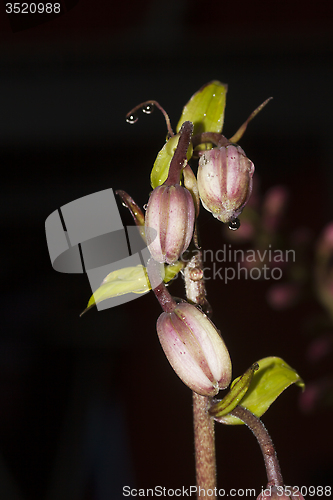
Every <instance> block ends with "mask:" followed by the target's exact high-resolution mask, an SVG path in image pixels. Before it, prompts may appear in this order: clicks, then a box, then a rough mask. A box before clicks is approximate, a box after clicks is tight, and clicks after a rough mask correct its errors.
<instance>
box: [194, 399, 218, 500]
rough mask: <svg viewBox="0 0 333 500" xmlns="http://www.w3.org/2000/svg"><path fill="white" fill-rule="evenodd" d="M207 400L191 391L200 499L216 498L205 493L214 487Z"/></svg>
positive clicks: (212, 439) (212, 440)
mask: <svg viewBox="0 0 333 500" xmlns="http://www.w3.org/2000/svg"><path fill="white" fill-rule="evenodd" d="M208 400H209V398H208V397H206V396H200V394H197V393H196V392H193V425H194V447H195V467H196V481H197V497H198V498H200V500H203V499H204V500H208V499H210V500H212V499H214V500H215V499H216V496H215V495H208V494H207V492H209V493H211V492H212V491H214V489H215V488H216V459H215V432H214V419H213V418H212V417H211V416H210V415H209V413H208V411H207V405H208ZM200 489H201V490H200ZM208 490H209V491H208Z"/></svg>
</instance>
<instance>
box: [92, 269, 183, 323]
mask: <svg viewBox="0 0 333 500" xmlns="http://www.w3.org/2000/svg"><path fill="white" fill-rule="evenodd" d="M182 267H184V264H183V263H182V262H175V263H174V264H172V265H170V266H165V276H164V281H165V282H166V283H167V282H169V281H170V280H172V279H173V278H174V277H175V276H176V275H177V274H178V273H179V271H180V270H181V269H182ZM150 289H151V287H150V283H149V279H148V275H147V270H146V268H145V267H144V266H142V265H141V264H139V265H137V266H132V267H124V268H123V269H117V270H116V271H113V272H112V273H110V274H108V275H107V277H106V278H105V279H104V280H103V282H102V284H101V286H100V287H99V288H97V290H96V291H95V293H94V294H93V295H92V296H91V297H90V300H89V302H88V305H87V307H86V309H85V310H84V311H83V313H85V312H86V311H88V309H90V308H91V307H93V306H95V305H96V304H98V303H99V302H102V301H103V300H107V299H111V298H112V297H118V296H119V295H125V294H126V293H137V294H141V293H146V292H148V291H149V290H150ZM83 313H82V314H83Z"/></svg>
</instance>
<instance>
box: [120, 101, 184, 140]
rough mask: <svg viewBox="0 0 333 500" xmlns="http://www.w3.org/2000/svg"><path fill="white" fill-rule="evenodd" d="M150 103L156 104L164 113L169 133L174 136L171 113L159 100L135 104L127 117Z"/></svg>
mask: <svg viewBox="0 0 333 500" xmlns="http://www.w3.org/2000/svg"><path fill="white" fill-rule="evenodd" d="M149 105H153V106H156V107H157V109H159V110H160V111H161V112H162V113H163V116H164V118H165V122H166V126H167V129H168V135H169V137H173V136H174V135H175V134H174V133H173V130H172V127H171V122H170V118H169V115H168V113H167V112H166V111H165V109H164V108H162V106H161V105H160V104H159V103H158V102H157V101H154V100H150V101H145V102H141V103H140V104H138V105H137V106H135V107H134V108H133V109H131V111H129V112H128V113H127V115H126V118H129V117H131V116H134V115H135V114H136V112H137V111H139V109H142V108H144V107H145V106H149ZM136 121H137V118H136V119H135V120H134V121H133V123H135V122H136Z"/></svg>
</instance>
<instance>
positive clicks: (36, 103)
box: [0, 0, 333, 500]
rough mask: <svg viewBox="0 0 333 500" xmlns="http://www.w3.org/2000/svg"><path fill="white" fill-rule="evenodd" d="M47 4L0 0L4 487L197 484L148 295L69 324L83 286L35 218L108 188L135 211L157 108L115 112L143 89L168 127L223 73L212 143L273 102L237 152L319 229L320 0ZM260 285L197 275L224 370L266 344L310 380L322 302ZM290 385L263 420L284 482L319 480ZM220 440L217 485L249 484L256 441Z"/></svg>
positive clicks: (323, 210) (220, 436)
mask: <svg viewBox="0 0 333 500" xmlns="http://www.w3.org/2000/svg"><path fill="white" fill-rule="evenodd" d="M60 3H61V6H62V12H64V13H63V15H61V16H60V17H56V18H55V19H53V20H50V21H47V22H43V23H42V24H36V23H38V22H40V20H38V19H37V21H36V18H35V19H34V20H31V19H30V21H27V20H26V19H23V18H22V16H21V17H20V18H18V17H16V18H14V16H11V17H8V16H6V14H5V7H4V4H5V2H4V3H3V4H1V5H0V9H1V13H0V75H1V76H0V110H1V112H0V165H1V167H2V176H1V177H2V178H1V188H0V189H1V200H2V202H3V203H2V210H1V213H0V217H1V230H2V245H1V257H2V258H1V262H2V265H1V274H2V294H1V316H0V318H1V337H0V343H1V345H0V441H1V448H0V498H1V499H4V500H39V499H49V500H58V499H59V500H67V499H68V500H91V499H94V500H106V499H112V500H113V499H115V500H118V499H120V498H123V497H122V493H121V492H122V487H123V486H124V485H132V486H134V487H136V488H148V487H150V488H153V487H155V486H157V485H160V486H165V487H166V488H176V487H181V486H183V485H184V486H190V485H194V484H195V475H194V451H193V435H192V420H191V419H192V416H191V392H190V391H189V389H187V388H186V387H185V386H184V385H183V384H182V383H181V382H180V381H179V380H178V379H177V377H176V375H175V374H174V373H173V372H172V370H171V369H170V367H169V365H168V362H167V360H166V359H165V357H164V354H163V352H162V350H161V348H160V346H159V343H158V339H157V336H156V333H155V322H156V319H157V317H158V315H159V314H160V307H159V305H158V303H157V301H156V300H155V298H154V297H153V295H152V294H148V295H146V296H144V297H141V298H140V299H138V300H136V301H134V302H130V303H128V304H125V305H122V306H119V307H118V308H116V309H109V310H106V311H102V312H97V311H96V310H93V311H90V312H89V313H88V314H86V315H85V316H83V317H82V318H79V313H80V312H81V311H82V310H83V309H84V308H85V306H86V304H87V301H88V299H89V297H90V294H91V290H90V287H89V283H88V279H87V277H86V276H84V275H69V274H60V273H57V272H55V271H54V270H53V269H52V266H51V263H50V260H49V256H48V250H47V246H46V240H45V229H44V223H45V219H46V218H47V217H48V215H49V214H50V213H51V212H53V211H54V210H56V209H57V208H59V207H61V206H62V205H63V204H65V203H68V202H70V201H73V200H75V199H77V198H80V197H82V196H85V195H88V194H91V193H94V192H97V191H100V190H103V189H106V188H110V187H111V188H113V189H114V190H115V189H124V190H126V191H128V192H129V193H130V194H131V195H132V196H133V197H134V199H135V200H136V201H137V203H138V204H140V205H141V206H142V205H143V204H145V203H146V202H147V200H148V194H149V191H150V184H149V174H150V169H151V166H152V164H153V162H154V159H155V156H156V154H157V152H158V151H159V149H160V148H161V147H162V145H163V142H164V138H165V134H166V129H165V125H164V122H163V117H162V115H160V114H159V113H157V112H156V113H154V114H153V115H152V116H150V117H146V116H144V115H142V116H141V117H140V120H139V122H138V123H137V124H136V125H135V126H130V125H128V124H127V123H126V122H125V119H124V117H125V114H126V113H127V112H128V111H129V110H130V109H131V107H133V106H134V105H136V104H137V103H139V102H141V101H145V100H147V99H157V100H158V101H159V102H160V103H161V104H162V105H163V106H164V107H165V109H166V110H167V111H168V113H169V115H170V118H171V121H172V123H173V125H174V127H175V126H176V124H177V122H178V119H179V116H180V113H181V110H182V107H183V105H184V104H185V103H186V102H187V100H188V99H189V98H190V96H191V95H192V94H193V93H194V92H195V91H196V90H198V89H199V88H200V87H201V86H202V85H203V84H204V83H206V82H208V81H210V80H212V79H218V80H221V81H223V82H226V83H228V85H229V91H228V96H227V107H226V117H225V127H224V133H225V135H226V136H227V137H230V136H231V135H233V134H234V132H235V131H236V130H237V128H238V127H239V126H240V125H241V123H242V122H243V121H244V120H245V119H246V118H247V116H248V115H249V114H250V113H251V112H252V111H253V109H255V108H256V107H257V106H258V105H259V104H260V103H261V102H262V101H264V100H265V99H266V98H267V97H270V96H273V97H274V100H273V101H272V102H270V103H269V105H268V106H267V108H266V109H265V110H263V111H262V112H261V113H260V115H259V116H258V117H257V118H256V119H255V120H254V121H253V122H252V123H251V124H250V126H249V127H248V130H247V132H246V134H245V136H244V139H243V140H242V141H241V146H242V147H243V148H244V150H245V151H246V153H247V155H248V156H249V158H251V159H252V160H253V162H254V164H255V165H256V173H257V175H258V177H259V178H260V180H261V189H262V190H263V191H265V190H266V189H267V188H269V187H271V186H274V185H275V184H284V185H287V186H288V187H289V189H290V192H291V203H290V209H289V213H288V221H287V223H288V225H289V227H290V228H292V227H296V226H298V225H299V226H307V227H310V228H311V230H312V234H313V241H314V240H315V239H316V237H317V236H318V234H319V233H320V231H321V229H322V227H323V226H324V225H325V224H326V223H327V222H328V221H330V219H331V218H332V209H333V203H332V195H331V193H332V190H333V185H332V184H333V182H332V181H333V175H332V172H333V164H332V153H333V150H332V132H333V129H332V113H333V98H332V84H333V67H332V62H333V58H332V55H333V4H332V2H330V1H326V2H325V1H324V0H319V1H317V2H315V3H313V2H302V1H300V0H289V1H288V2H274V3H273V2H266V3H263V2H261V1H258V0H254V1H252V2H245V1H239V2H236V3H234V4H229V3H223V2H221V1H211V2H209V3H207V2H203V1H199V0H194V1H186V0H172V1H169V2H168V3H166V2H158V1H153V0H150V1H149V0H146V1H140V2H138V1H132V0H128V1H124V2H113V1H110V2H108V1H106V0H95V1H92V0H80V1H79V2H72V4H70V2H60ZM43 19H44V18H43ZM29 23H30V25H29ZM33 24H36V25H35V26H33ZM121 213H122V217H123V220H124V223H128V224H131V223H132V222H131V220H130V217H129V215H128V214H127V213H126V212H125V209H123V210H122V212H121ZM201 217H202V240H203V242H204V246H205V247H206V248H216V249H217V248H219V247H221V246H222V244H223V243H224V242H225V240H224V239H223V238H224V236H223V231H222V228H221V226H220V225H219V223H218V221H216V220H213V219H212V217H211V216H209V214H208V213H206V212H204V210H202V216H201ZM220 238H221V239H220ZM177 286H178V289H177ZM175 287H176V290H177V292H175V294H176V295H177V294H182V290H181V287H180V286H179V283H178V284H175ZM267 287H268V284H267V283H266V282H254V281H253V282H250V281H242V282H240V281H234V282H232V283H230V284H228V285H224V284H223V283H220V282H214V283H213V282H210V283H209V284H208V294H209V300H210V302H211V304H212V306H213V309H214V316H213V319H214V322H215V324H216V325H217V326H218V327H219V328H220V329H221V331H222V334H223V336H224V339H225V341H226V343H227V345H228V347H229V350H230V353H231V357H232V360H233V373H234V376H238V375H239V374H241V373H243V372H244V371H245V370H246V369H247V368H248V367H249V366H250V365H251V364H252V363H253V362H254V361H256V360H258V359H260V358H262V357H265V356H268V355H277V356H281V357H282V358H284V359H285V360H286V361H287V362H288V363H289V364H290V365H291V366H293V367H295V368H296V369H297V370H298V372H299V373H300V374H301V375H302V376H303V377H304V380H305V382H307V381H308V380H312V379H315V378H316V377H317V376H319V375H325V373H326V372H327V371H328V366H326V365H325V364H322V365H318V364H317V365H310V364H309V363H308V361H307V360H306V357H305V353H306V349H307V344H308V339H307V338H306V337H305V335H304V327H305V325H306V324H307V323H308V322H309V321H311V317H312V314H316V313H317V312H320V308H319V307H318V306H317V305H316V304H315V303H314V302H312V301H307V302H305V303H303V304H301V305H298V306H297V307H296V308H294V309H291V310H288V311H283V312H276V311H273V310H272V309H271V308H270V307H269V306H268V305H267V302H266V291H267ZM298 397H299V389H297V388H295V387H292V388H290V389H288V391H286V392H285V393H284V394H283V395H282V396H281V397H280V398H279V399H278V400H277V401H276V402H275V403H274V405H273V406H272V408H271V409H270V410H269V411H268V412H267V414H265V416H264V417H263V421H264V422H265V424H266V425H267V427H268V429H269V431H270V433H271V435H272V437H273V440H274V442H275V444H276V447H277V451H278V455H279V458H280V463H281V467H282V473H283V475H284V479H285V482H286V484H293V485H298V486H302V485H306V486H309V485H323V486H325V485H327V484H331V483H332V476H333V473H332V471H333V458H332V451H331V450H332V444H333V443H332V427H331V425H332V413H331V412H330V411H329V409H328V408H327V407H323V408H320V409H319V410H317V411H315V412H312V413H309V414H303V413H302V412H301V409H300V406H299V404H298ZM216 434H217V460H218V485H219V487H223V488H225V489H226V490H229V489H230V488H244V489H245V488H256V490H257V492H258V493H259V489H260V488H261V487H262V486H263V485H264V484H265V473H264V466H263V463H262V459H261V455H260V451H259V448H258V446H257V444H256V442H255V440H254V438H253V436H252V435H251V433H250V432H249V431H248V430H247V429H246V428H245V427H238V426H237V427H224V426H221V425H217V429H216Z"/></svg>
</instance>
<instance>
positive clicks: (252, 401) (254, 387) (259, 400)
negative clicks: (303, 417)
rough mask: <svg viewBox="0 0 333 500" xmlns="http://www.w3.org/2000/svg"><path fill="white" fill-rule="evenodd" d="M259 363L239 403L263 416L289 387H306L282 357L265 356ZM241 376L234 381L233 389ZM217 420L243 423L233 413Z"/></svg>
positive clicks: (230, 423) (225, 422)
mask: <svg viewBox="0 0 333 500" xmlns="http://www.w3.org/2000/svg"><path fill="white" fill-rule="evenodd" d="M258 365H259V369H258V370H257V371H256V372H255V373H254V375H253V378H252V381H251V383H250V387H249V388H248V390H247V392H246V393H245V395H244V397H243V398H242V399H241V400H240V401H239V402H238V404H239V405H240V406H243V407H244V408H247V409H248V410H250V411H251V412H252V413H254V415H256V416H257V417H261V415H263V414H264V413H265V412H266V410H267V409H268V408H269V407H270V405H271V404H272V403H273V402H274V401H275V400H276V398H277V397H278V396H279V395H280V394H281V393H282V392H283V391H284V390H285V389H287V387H289V386H290V385H291V384H296V385H298V386H299V387H302V388H304V382H303V380H302V379H301V377H300V376H299V375H298V373H297V372H296V371H295V370H294V369H293V368H291V367H290V366H289V365H288V364H287V363H286V362H285V361H283V359H281V358H277V357H274V356H271V357H268V358H264V359H261V360H260V361H258ZM240 378H241V377H238V378H237V379H235V380H234V381H233V383H232V384H231V391H232V388H233V387H235V386H236V384H237V382H238V380H240ZM229 411H231V410H229ZM217 420H218V421H219V422H221V423H223V424H228V425H240V424H242V423H243V422H242V421H241V420H240V419H239V418H237V417H234V416H232V415H224V416H222V417H221V418H217Z"/></svg>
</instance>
